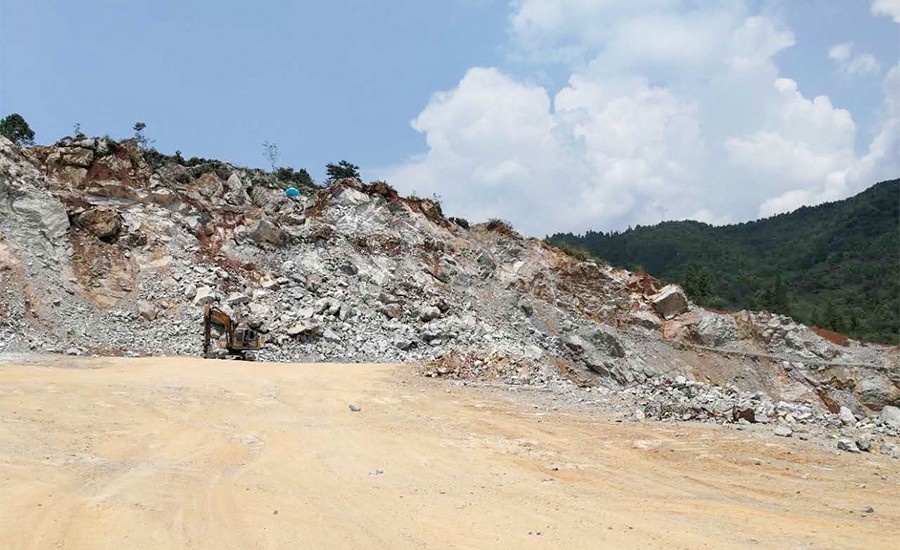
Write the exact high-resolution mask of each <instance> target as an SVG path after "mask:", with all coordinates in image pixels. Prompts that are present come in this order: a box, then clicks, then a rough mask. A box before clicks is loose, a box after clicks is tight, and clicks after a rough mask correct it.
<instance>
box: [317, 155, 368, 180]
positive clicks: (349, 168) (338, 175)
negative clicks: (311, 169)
mask: <svg viewBox="0 0 900 550" xmlns="http://www.w3.org/2000/svg"><path fill="white" fill-rule="evenodd" d="M325 173H326V174H328V182H329V183H333V182H335V181H337V180H339V179H343V178H356V179H360V177H359V166H357V165H355V164H351V163H349V162H347V161H346V160H342V161H340V162H338V163H337V164H334V163H331V162H329V163H328V164H326V165H325Z"/></svg>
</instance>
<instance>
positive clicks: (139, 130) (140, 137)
mask: <svg viewBox="0 0 900 550" xmlns="http://www.w3.org/2000/svg"><path fill="white" fill-rule="evenodd" d="M146 129H147V125H146V124H144V123H143V122H135V123H134V127H133V128H132V130H134V141H135V143H137V144H138V147H140V148H141V149H145V150H146V149H149V148H150V147H151V146H152V145H153V143H154V140H152V139H149V138H148V137H147V136H146V135H144V130H146Z"/></svg>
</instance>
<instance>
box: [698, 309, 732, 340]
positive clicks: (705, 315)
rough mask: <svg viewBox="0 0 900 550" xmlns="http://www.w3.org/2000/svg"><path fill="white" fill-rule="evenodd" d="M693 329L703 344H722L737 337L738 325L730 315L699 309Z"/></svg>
mask: <svg viewBox="0 0 900 550" xmlns="http://www.w3.org/2000/svg"><path fill="white" fill-rule="evenodd" d="M701 311H702V313H701V316H700V322H699V323H697V326H696V327H695V329H694V330H695V331H696V333H697V340H699V341H700V343H701V344H703V345H704V346H722V345H725V344H727V343H728V342H731V341H733V340H735V339H737V336H738V327H737V323H735V321H734V318H733V317H732V316H731V315H726V314H721V313H713V312H711V311H705V310H701Z"/></svg>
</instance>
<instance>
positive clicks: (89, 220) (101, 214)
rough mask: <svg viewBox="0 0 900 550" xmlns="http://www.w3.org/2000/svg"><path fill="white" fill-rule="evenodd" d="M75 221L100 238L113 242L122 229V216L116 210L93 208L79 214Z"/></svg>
mask: <svg viewBox="0 0 900 550" xmlns="http://www.w3.org/2000/svg"><path fill="white" fill-rule="evenodd" d="M75 223H76V224H77V225H78V226H79V227H81V228H83V229H85V230H87V231H88V232H89V233H91V234H93V235H94V236H96V237H97V238H98V239H100V240H103V241H107V242H112V241H114V240H116V239H117V238H118V237H119V233H121V231H122V216H121V215H120V214H119V213H118V212H117V211H115V210H111V209H107V208H93V209H91V210H87V211H85V212H82V213H81V214H79V215H78V218H77V219H76V221H75Z"/></svg>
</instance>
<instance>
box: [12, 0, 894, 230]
mask: <svg viewBox="0 0 900 550" xmlns="http://www.w3.org/2000/svg"><path fill="white" fill-rule="evenodd" d="M898 21H900V2H898V1H897V0H874V1H862V0H859V1H857V0H832V1H824V0H803V1H800V0H796V1H781V2H775V1H771V2H761V1H755V0H746V1H743V0H723V1H721V2H715V3H712V2H700V1H698V0H633V1H630V2H614V1H611V0H594V1H591V0H516V1H500V0H493V1H492V0H455V1H454V0H446V1H424V0H418V1H403V2H400V1H396V2H391V1H386V2H378V3H374V2H365V1H360V0H355V1H350V0H334V1H331V2H282V1H270V2H265V1H261V2H254V3H249V2H229V1H221V0H220V1H217V2H212V1H195V2H169V1H159V0H157V1H152V2H151V1H129V2H119V1H81V2H66V1H47V0H30V1H24V0H15V1H13V0H0V113H2V114H3V115H5V114H8V113H10V112H19V113H21V114H22V115H24V116H25V117H26V119H27V120H28V121H29V123H30V124H31V126H32V127H33V128H34V130H35V131H36V133H37V140H38V141H39V142H41V143H48V142H52V141H55V140H56V139H58V138H59V137H61V136H63V135H66V134H69V133H71V130H72V126H73V124H75V123H76V122H79V123H80V124H81V125H82V128H83V130H84V131H85V132H86V133H89V134H106V133H108V134H110V135H112V136H114V137H124V136H127V135H128V134H129V133H130V128H131V126H132V125H133V123H134V122H135V121H137V120H141V121H144V122H146V123H147V125H148V128H147V134H148V135H149V136H150V137H151V138H153V139H155V140H156V142H155V145H156V147H157V148H159V149H160V150H162V151H167V152H173V151H175V150H176V149H179V150H181V151H182V153H183V154H184V155H186V156H192V155H198V156H206V157H217V158H222V159H225V160H229V161H231V162H234V163H237V164H242V165H249V166H264V164H265V161H264V158H263V155H262V147H261V142H263V141H272V142H275V143H277V144H278V145H279V147H280V150H281V159H280V161H281V164H284V165H291V166H294V167H305V168H307V169H309V170H310V172H311V173H312V174H313V176H314V177H315V178H317V179H321V178H322V175H323V166H324V164H325V163H326V162H329V161H335V160H339V159H342V158H346V159H348V160H351V161H353V162H355V163H357V164H360V165H361V166H362V168H363V176H364V177H365V178H366V179H373V178H376V177H379V178H386V179H388V180H389V181H390V182H391V183H393V184H394V185H396V186H397V187H398V188H399V189H400V190H401V191H405V192H411V191H416V192H417V193H418V194H420V195H431V194H438V195H440V196H441V197H442V198H443V201H444V205H445V210H447V211H449V212H450V213H451V214H457V215H462V216H466V217H469V218H471V219H472V220H473V221H477V220H481V219H484V218H487V217H492V216H499V217H503V218H507V219H510V220H511V221H512V222H513V223H514V224H515V225H516V226H517V227H519V228H521V229H522V230H523V231H525V232H526V233H529V234H533V235H542V234H544V233H547V232H552V231H555V230H571V231H582V230H585V229H589V228H592V229H600V230H608V229H621V228H624V227H626V226H628V225H633V224H638V223H640V224H646V223H653V222H656V221H660V220H663V219H680V218H694V219H701V220H704V221H709V222H712V223H726V222H734V221H742V220H746V219H752V218H756V217H759V216H765V215H771V214H775V213H778V212H782V211H786V210H790V209H792V208H796V207H797V206H799V205H801V204H814V203H817V202H822V201H825V200H834V199H839V198H843V197H846V196H849V195H852V194H854V193H856V192H859V191H860V190H862V189H864V188H866V187H868V186H869V185H871V184H872V183H874V182H875V181H878V180H879V179H885V178H888V177H897V176H900V161H898V156H900V153H898V151H897V149H898V143H900V137H898V133H900V114H898V112H897V111H898V109H900V106H898V104H900V70H898V69H896V67H897V64H898V58H900V25H898Z"/></svg>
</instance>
